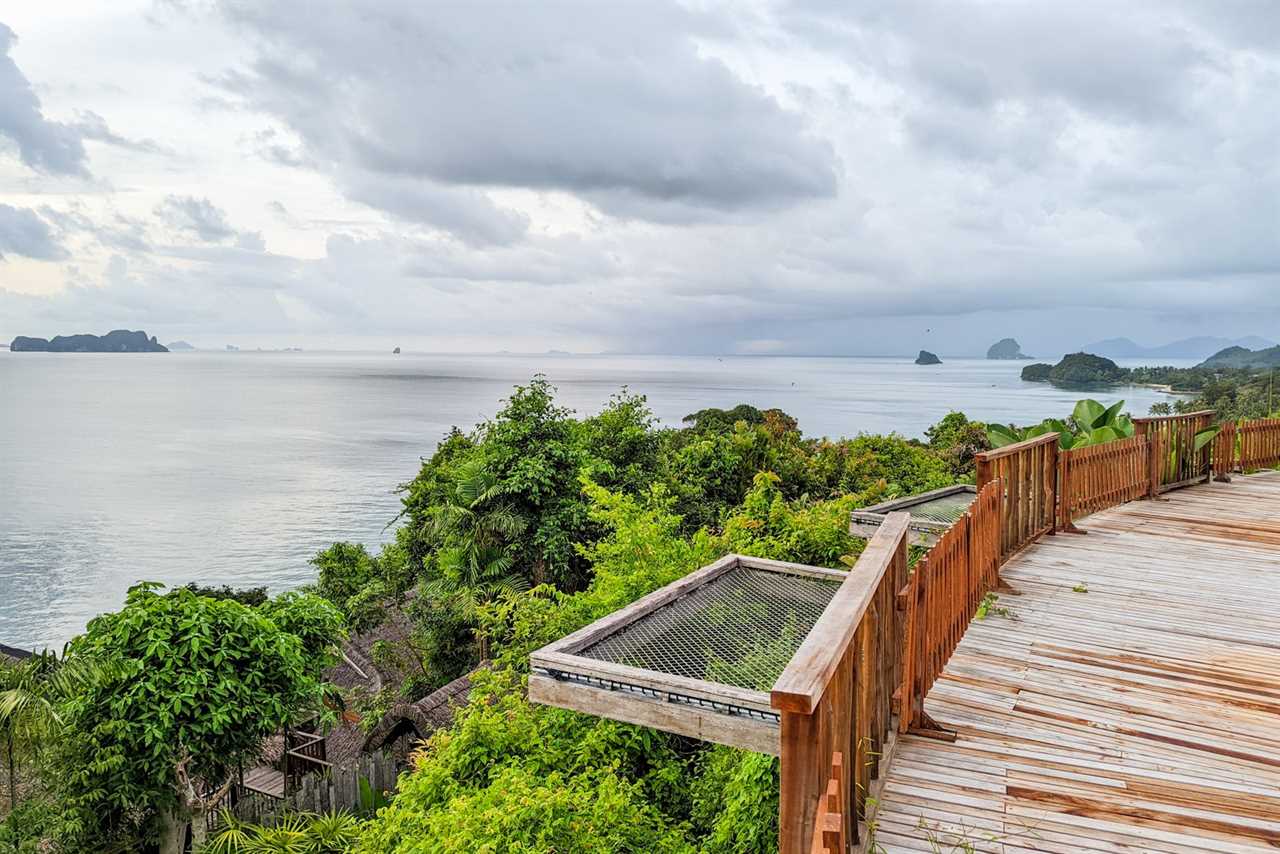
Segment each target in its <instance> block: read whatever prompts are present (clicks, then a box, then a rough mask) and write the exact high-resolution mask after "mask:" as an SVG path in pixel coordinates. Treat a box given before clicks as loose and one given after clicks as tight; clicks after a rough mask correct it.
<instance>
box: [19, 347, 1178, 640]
mask: <svg viewBox="0 0 1280 854" xmlns="http://www.w3.org/2000/svg"><path fill="white" fill-rule="evenodd" d="M1023 364H1025V363H1022V362H995V361H985V360H979V359H944V363H943V364H941V365H936V366H932V367H921V366H917V365H915V364H913V363H912V360H911V359H907V358H862V357H850V358H827V357H742V356H614V355H599V356H578V355H551V354H548V355H536V356H522V355H505V354H504V355H494V356H476V355H466V356H461V355H426V354H421V355H415V354H411V353H404V354H400V355H393V354H391V353H352V352H248V351H241V352H203V351H196V352H183V353H176V352H175V353H170V354H168V355H165V354H92V353H74V354H71V353H67V354H62V353H10V352H8V351H7V350H0V643H5V644H8V645H10V646H16V647H21V648H26V649H33V648H44V647H52V648H58V647H60V646H61V645H62V644H63V643H65V642H66V641H67V640H69V639H70V638H71V637H72V636H74V635H75V634H77V633H79V632H80V631H82V630H83V627H84V625H85V623H86V622H87V621H88V620H89V619H91V618H92V617H93V616H94V615H96V614H99V613H102V612H103V611H109V610H114V609H117V608H119V607H120V605H121V603H122V601H123V598H124V595H125V591H126V590H127V589H128V588H129V587H130V586H131V585H133V584H134V583H136V582H138V581H141V580H146V581H158V582H163V583H165V584H168V585H181V584H186V583H188V582H192V581H195V582H199V583H201V584H216V585H221V584H230V585H235V586H259V585H266V586H267V587H268V588H270V590H271V591H272V592H278V591H281V590H286V589H289V588H293V587H297V586H299V585H302V584H306V583H308V582H310V581H312V580H313V578H314V569H313V567H311V566H310V565H309V563H308V560H309V559H310V558H311V557H312V556H314V555H315V553H316V552H317V551H319V550H320V549H323V548H325V547H327V546H328V545H329V544H331V543H333V542H334V541H336V540H348V541H352V542H357V543H364V544H366V545H367V546H369V547H370V548H371V549H376V548H377V546H378V545H379V543H381V542H383V541H385V540H387V539H388V538H389V537H391V536H392V531H393V527H394V525H395V524H396V518H397V514H398V512H399V510H400V501H399V496H398V494H397V491H396V487H397V485H398V484H401V483H404V482H405V481H408V480H410V479H411V478H412V477H413V476H414V474H415V472H416V471H417V468H418V465H419V461H420V459H421V458H422V457H425V456H429V455H430V454H431V453H432V451H433V450H434V449H435V447H436V444H437V443H438V442H439V440H440V439H441V438H442V437H443V436H444V435H445V434H446V433H447V432H448V431H449V429H450V428H451V427H453V426H455V425H456V426H458V427H461V428H463V429H464V430H466V429H470V428H472V427H473V426H474V425H476V424H477V423H479V422H482V421H484V420H486V419H488V418H490V417H492V416H493V415H494V414H495V413H496V412H497V411H498V410H499V409H500V408H501V406H502V401H503V399H504V398H505V397H506V396H507V395H509V394H510V392H511V389H512V387H513V386H514V385H516V384H520V383H525V382H527V381H528V380H529V379H530V378H531V377H532V376H534V375H535V374H544V375H545V376H546V377H547V378H548V379H549V380H550V381H551V383H552V384H554V385H555V386H556V388H557V389H558V399H559V401H560V402H561V404H562V405H564V406H567V407H570V408H571V409H573V410H575V411H576V412H577V413H579V414H589V413H593V412H595V411H597V410H598V409H599V408H600V407H601V406H602V405H603V404H605V403H606V402H607V401H608V399H609V397H610V396H611V395H613V394H615V393H617V392H618V391H620V390H621V389H623V388H627V389H629V390H630V391H632V392H636V393H640V394H643V395H645V396H646V397H647V398H648V402H649V405H650V407H651V408H652V410H653V412H654V414H655V415H656V416H657V418H658V419H659V420H660V421H661V422H662V423H663V424H667V425H679V424H680V422H681V419H682V418H683V417H684V416H685V415H686V414H688V413H690V412H694V411H696V410H699V409H703V408H706V407H711V406H717V407H726V408H727V407H731V406H734V405H736V404H739V403H749V404H752V405H754V406H757V407H760V408H762V409H763V408H767V407H778V408H781V409H783V410H785V411H786V412H788V413H790V414H791V415H793V416H795V417H796V418H797V419H798V420H799V422H800V426H801V429H802V430H803V431H804V432H805V433H806V434H807V435H811V436H823V435H825V436H830V437H838V436H852V435H855V434H857V433H862V432H867V433H887V432H897V433H900V434H902V435H904V436H908V437H922V436H923V434H924V431H925V429H926V428H927V427H928V426H929V425H930V424H932V423H934V422H936V421H938V420H939V419H940V418H942V417H943V416H944V415H946V414H947V412H949V411H951V410H961V411H963V412H965V413H966V414H968V415H969V416H970V417H972V418H977V419H981V420H985V421H1001V422H1016V423H1031V422H1035V421H1039V420H1040V419H1042V418H1045V417H1048V416H1060V417H1061V416H1066V415H1068V414H1069V413H1070V411H1071V408H1072V406H1073V404H1074V401H1075V400H1076V399H1077V398H1078V397H1080V396H1082V395H1081V394H1080V393H1077V392H1072V391H1065V390H1061V389H1056V388H1053V387H1051V386H1049V385H1044V384H1037V383H1024V382H1022V381H1021V380H1020V379H1019V372H1020V370H1021V368H1022V366H1023ZM1092 396H1094V397H1097V398H1098V399H1100V400H1102V401H1103V402H1104V403H1111V402H1114V401H1115V400H1118V399H1124V400H1125V401H1126V404H1127V407H1126V408H1127V409H1128V410H1129V411H1130V412H1133V413H1134V414H1143V413H1146V412H1147V410H1148V408H1149V407H1150V406H1151V404H1153V403H1155V402H1157V401H1161V400H1168V399H1169V396H1168V395H1167V394H1165V393H1163V392H1161V391H1159V390H1156V389H1152V388H1140V387H1124V388H1112V389H1108V390H1106V391H1103V392H1099V393H1095V394H1093V395H1092Z"/></svg>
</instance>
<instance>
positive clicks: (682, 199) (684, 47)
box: [222, 0, 837, 210]
mask: <svg viewBox="0 0 1280 854" xmlns="http://www.w3.org/2000/svg"><path fill="white" fill-rule="evenodd" d="M222 8H223V10H224V11H225V12H226V13H227V14H228V16H229V17H230V18H231V19H233V20H234V21H236V22H237V23H238V24H239V25H240V26H242V27H243V28H244V29H245V30H246V31H247V32H249V33H250V34H251V35H252V36H253V37H254V39H253V43H254V44H255V45H256V47H257V50H258V56H257V59H256V60H255V61H254V62H253V64H252V66H251V67H250V68H248V69H238V70H233V71H232V72H231V73H229V74H228V75H227V76H226V77H225V78H224V79H223V84H224V86H225V87H227V88H228V89H230V90H232V91H234V92H236V93H238V94H239V95H240V97H242V98H243V99H244V100H245V101H246V102H247V103H249V104H250V105H251V106H253V107H254V108H256V109H259V110H261V111H263V112H266V113H268V114H270V115H272V116H274V117H276V118H277V119H278V120H280V121H282V122H283V123H285V124H286V125H287V126H288V127H289V128H290V129H291V130H292V131H294V132H295V133H296V134H297V135H298V136H299V138H300V139H301V140H302V141H303V142H304V143H305V145H306V146H307V147H308V149H310V150H311V151H313V152H315V153H316V155H317V157H318V158H320V159H322V160H326V161H329V162H333V163H336V164H338V165H339V167H340V168H344V169H349V170H358V171H365V172H372V173H381V174H384V175H386V176H388V177H395V178H397V179H399V178H405V177H416V178H420V179H426V180H430V181H435V182H440V183H444V184H456V185H471V186H514V187H529V188H541V189H560V190H566V191H569V192H575V193H585V194H591V193H596V194H599V196H598V198H599V199H601V200H602V201H603V202H604V203H605V204H607V203H608V201H609V199H610V198H612V197H613V196H612V195H611V194H623V195H634V196H639V197H642V198H645V199H649V200H654V201H659V202H672V203H680V204H683V205H685V206H687V207H694V208H706V209H709V210H728V209H735V208H742V207H753V206H778V205H785V204H788V203H795V202H799V201H802V200H804V199H810V198H815V197H828V196H831V195H833V194H834V193H835V192H836V182H837V160H836V156H835V154H834V151H833V149H832V147H831V146H830V145H829V144H827V143H826V142H823V141H820V140H818V139H815V138H814V137H812V136H810V135H809V134H808V132H807V128H806V125H805V122H804V120H803V118H802V117H801V116H799V115H797V114H795V113H793V112H789V111H787V110H785V109H783V108H782V107H781V106H780V105H779V104H778V103H777V102H776V101H774V100H773V99H772V98H771V97H769V96H767V95H766V94H765V93H764V92H763V91H761V90H759V89H757V88H755V87H752V86H750V85H747V84H746V83H744V82H743V81H742V80H740V79H739V78H737V77H736V76H735V75H734V74H733V73H731V72H730V71H729V70H728V69H727V68H726V67H725V66H724V65H722V64H721V63H719V62H718V61H716V60H714V59H710V58H706V57H703V56H702V55H700V54H699V51H698V48H697V45H696V43H695V37H696V36H697V35H699V34H700V32H702V31H703V30H705V29H713V28H714V26H715V25H713V24H712V23H711V22H710V21H709V19H707V18H704V17H699V16H696V15H694V14H692V13H689V12H687V11H684V10H682V9H680V8H679V7H676V6H666V5H662V6H649V5H629V4H596V3H585V2H583V3H572V4H557V5H556V6H553V7H541V6H523V5H513V6H504V7H502V10H501V12H500V13H499V12H498V11H497V10H496V9H495V8H494V7H491V6H486V5H485V4H454V5H445V6H441V5H430V6H422V5H420V4H415V3H408V2H397V3H389V4H384V5H382V6H380V7H378V8H370V7H368V6H367V5H366V4H356V3H345V4H337V5H326V6H324V7H316V6H314V5H313V4H303V3H302V2H301V0H291V2H276V3H273V4H269V5H266V6H264V5H262V4H249V3H240V2H226V3H223V4H222ZM499 14H500V15H501V17H502V22H501V24H500V25H498V24H497V22H496V20H495V16H497V15H499Z"/></svg>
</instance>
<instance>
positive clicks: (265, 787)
mask: <svg viewBox="0 0 1280 854" xmlns="http://www.w3.org/2000/svg"><path fill="white" fill-rule="evenodd" d="M244 787H245V788H246V789H251V790H253V791H255V792H261V793H262V794H264V795H270V796H271V797H273V798H283V797H284V772H283V771H277V770H276V769H275V768H272V767H271V766H270V765H259V766H258V767H256V768H251V769H249V770H248V771H245V772H244Z"/></svg>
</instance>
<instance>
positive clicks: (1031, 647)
mask: <svg viewBox="0 0 1280 854" xmlns="http://www.w3.org/2000/svg"><path fill="white" fill-rule="evenodd" d="M1088 522H1089V536H1087V537H1065V536H1059V537H1051V538H1044V539H1042V540H1041V541H1040V542H1039V543H1038V544H1037V545H1035V546H1033V547H1032V548H1029V549H1027V550H1025V551H1023V552H1021V553H1020V554H1019V555H1017V556H1016V557H1015V558H1014V559H1013V560H1012V561H1010V562H1009V563H1008V564H1006V565H1005V567H1004V568H1003V570H1002V573H1003V575H1004V577H1005V578H1006V579H1007V580H1009V581H1010V582H1012V583H1013V584H1014V585H1015V586H1016V587H1017V589H1018V590H1019V591H1020V593H1021V595H1020V596H1017V597H1010V598H1008V599H1007V600H1004V601H1003V602H1002V603H1001V604H1002V605H1006V606H1007V607H1008V608H1009V609H1010V610H1011V612H1012V614H1011V616H1010V617H1002V616H999V615H992V616H989V617H987V619H985V620H981V621H975V622H973V623H972V624H971V625H970V626H969V628H968V630H967V632H966V633H965V636H964V639H963V640H962V641H961V642H960V644H959V646H958V647H957V648H956V650H955V653H954V654H953V655H952V657H951V660H950V661H949V662H948V664H947V666H946V668H945V669H944V670H943V672H942V674H941V676H940V678H939V679H938V680H937V682H936V683H935V684H934V686H933V690H932V691H931V692H930V693H929V696H928V698H927V699H926V701H925V709H926V711H927V712H928V713H929V714H930V715H932V716H934V717H936V718H938V719H939V720H944V721H946V723H947V725H948V726H950V727H953V728H955V730H957V732H958V738H957V740H956V741H955V742H954V743H942V742H939V741H936V740H932V739H926V738H921V737H919V736H915V735H910V734H908V735H905V736H900V737H899V743H898V746H897V752H896V755H895V758H894V762H893V765H892V767H891V769H890V770H889V772H888V775H887V778H886V780H885V783H884V789H883V791H882V793H881V795H880V799H879V808H878V811H877V814H876V830H875V843H876V850H877V851H881V852H885V854H898V852H927V851H938V850H942V851H953V850H973V851H980V852H1019V854H1025V852H1032V851H1045V852H1188V854H1189V852H1205V851H1221V852H1252V851H1275V850H1276V849H1277V847H1280V633H1278V630H1277V617H1276V615H1277V614H1280V474H1278V473H1267V474H1258V475H1250V476H1244V477H1236V478H1235V479H1234V482H1232V483H1230V484H1221V483H1212V484H1204V485H1198V486H1193V487H1191V488H1188V489H1183V490H1179V491H1176V492H1171V493H1169V494H1168V495H1167V496H1164V497H1163V499H1162V500H1161V501H1157V502H1152V501H1140V502H1133V503H1129V504H1125V505H1123V506H1120V507H1116V508H1112V509H1109V510H1105V511H1103V512H1100V513H1097V514H1095V515H1093V516H1091V517H1090V518H1089V520H1088ZM966 843H968V844H969V845H971V846H972V847H971V848H966V847H965V844H966Z"/></svg>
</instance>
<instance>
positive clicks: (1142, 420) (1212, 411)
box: [1130, 409, 1218, 424]
mask: <svg viewBox="0 0 1280 854" xmlns="http://www.w3.org/2000/svg"><path fill="white" fill-rule="evenodd" d="M1217 412H1218V410H1216V409H1197V410H1196V411H1195V412H1178V413H1176V414H1174V415H1143V416H1141V417H1140V418H1132V419H1130V420H1131V421H1133V423H1134V424H1145V423H1147V422H1149V421H1173V420H1176V419H1178V418H1195V417H1197V416H1201V415H1216V414H1217Z"/></svg>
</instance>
